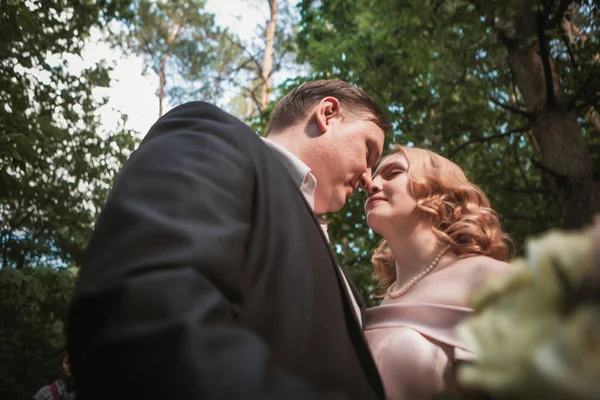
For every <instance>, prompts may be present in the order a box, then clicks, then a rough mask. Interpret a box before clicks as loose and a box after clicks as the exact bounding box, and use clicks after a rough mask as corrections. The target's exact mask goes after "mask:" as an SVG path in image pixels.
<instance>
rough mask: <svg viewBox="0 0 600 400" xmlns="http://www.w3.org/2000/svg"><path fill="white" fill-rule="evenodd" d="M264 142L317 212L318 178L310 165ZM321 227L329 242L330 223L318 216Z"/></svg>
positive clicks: (286, 151)
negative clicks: (328, 227)
mask: <svg viewBox="0 0 600 400" xmlns="http://www.w3.org/2000/svg"><path fill="white" fill-rule="evenodd" d="M261 139H262V140H263V142H264V143H265V144H266V145H267V146H268V147H269V148H270V149H271V150H272V151H273V153H275V156H276V157H277V158H278V159H279V161H281V163H282V164H283V165H285V168H286V169H287V170H288V172H289V173H290V175H292V178H293V179H294V182H296V186H298V188H300V191H301V192H302V194H303V195H304V198H305V199H306V201H307V202H308V204H309V205H310V208H311V210H313V212H314V211H315V191H316V190H317V178H315V176H314V175H313V174H312V172H311V170H310V168H309V167H308V165H306V164H304V162H302V160H300V159H299V158H298V157H296V156H295V155H294V154H292V153H291V152H290V151H288V150H287V149H286V148H285V147H283V146H281V145H280V144H277V143H275V142H273V141H271V140H269V139H266V138H261ZM316 217H317V220H318V221H319V225H321V229H322V230H323V233H324V234H325V237H326V238H327V240H329V234H328V232H327V224H328V223H329V221H327V220H326V219H324V218H322V217H321V216H319V215H316Z"/></svg>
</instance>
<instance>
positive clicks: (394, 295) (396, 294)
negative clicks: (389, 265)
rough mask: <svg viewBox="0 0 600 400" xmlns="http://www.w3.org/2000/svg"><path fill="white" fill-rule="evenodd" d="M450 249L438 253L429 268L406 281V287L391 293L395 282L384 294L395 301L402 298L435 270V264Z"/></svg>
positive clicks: (448, 247)
mask: <svg viewBox="0 0 600 400" xmlns="http://www.w3.org/2000/svg"><path fill="white" fill-rule="evenodd" d="M450 247H451V246H446V247H445V248H443V249H442V251H440V253H439V254H438V255H437V256H436V257H435V259H434V260H433V261H432V262H431V264H429V267H427V268H425V269H424V270H423V271H422V272H421V273H420V274H419V275H417V276H415V277H414V278H412V279H411V280H410V281H408V283H407V284H406V285H404V286H402V287H401V288H400V289H398V290H396V291H394V292H392V291H391V289H392V287H393V286H394V284H395V283H396V282H394V284H392V285H390V287H389V288H388V290H387V292H386V294H387V295H388V296H390V297H391V298H392V299H396V298H398V297H400V296H402V295H403V294H405V293H406V292H408V291H409V290H410V289H412V288H413V286H415V285H416V284H417V282H419V281H420V280H421V279H423V278H424V277H425V276H427V274H428V273H430V272H431V271H433V269H434V268H435V266H436V265H437V263H438V262H439V261H440V259H441V258H442V256H443V255H444V254H446V252H447V251H448V250H450Z"/></svg>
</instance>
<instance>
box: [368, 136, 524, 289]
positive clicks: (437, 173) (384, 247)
mask: <svg viewBox="0 0 600 400" xmlns="http://www.w3.org/2000/svg"><path fill="white" fill-rule="evenodd" d="M394 154H402V155H404V156H405V157H406V160H407V161H408V169H407V171H406V173H407V174H408V193H409V194H410V195H411V196H412V197H413V198H414V199H415V200H417V208H418V209H419V210H420V211H421V212H422V213H423V216H424V218H428V219H429V221H430V222H431V229H432V232H433V233H434V235H435V236H436V238H437V240H438V241H439V242H440V244H442V245H450V246H451V250H452V251H453V252H454V253H455V254H456V255H458V257H459V258H465V257H469V256H475V255H482V256H487V257H491V258H494V259H496V260H500V261H506V260H507V259H508V257H509V255H510V253H512V248H513V244H512V241H511V240H510V238H509V236H508V235H507V234H506V233H504V232H503V231H502V227H501V225H500V220H499V219H498V215H497V214H496V213H495V212H494V210H492V209H491V207H490V202H489V200H488V198H487V196H486V195H485V194H484V193H483V192H482V191H481V189H479V188H478V187H477V186H476V185H474V184H473V183H471V182H470V181H469V180H468V179H467V177H466V176H465V174H464V172H463V170H462V169H461V168H460V167H459V166H458V165H456V164H454V163H453V162H452V161H450V160H448V159H446V158H444V157H442V156H440V155H438V154H436V153H434V152H432V151H429V150H425V149H418V148H413V147H404V146H396V147H395V149H394V151H393V152H392V153H391V154H389V155H394ZM389 155H388V157H389ZM509 245H510V248H509ZM371 261H372V262H373V267H374V272H375V277H376V278H377V280H378V281H379V288H380V289H381V290H382V291H383V292H385V290H387V289H388V288H389V286H390V285H391V284H393V283H394V281H395V280H396V261H395V259H394V256H393V254H392V251H391V250H390V248H389V246H388V244H387V242H386V241H385V239H384V240H382V241H381V243H380V244H379V246H378V247H377V248H376V249H375V251H374V253H373V257H372V258H371Z"/></svg>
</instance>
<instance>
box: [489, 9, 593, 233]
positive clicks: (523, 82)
mask: <svg viewBox="0 0 600 400" xmlns="http://www.w3.org/2000/svg"><path fill="white" fill-rule="evenodd" d="M515 11H516V12H514V13H513V15H512V20H510V21H503V24H502V26H503V27H504V29H502V30H501V31H500V32H499V34H500V38H501V39H502V40H503V42H504V44H505V46H506V49H507V51H508V58H507V61H508V65H509V67H510V69H511V70H512V72H513V74H514V76H515V80H516V84H517V87H518V88H519V91H520V92H521V94H522V96H523V100H524V102H525V106H526V107H527V111H528V112H529V113H530V122H531V130H532V132H533V136H534V138H535V140H536V142H537V144H538V146H539V152H540V164H541V165H538V167H539V168H541V169H542V171H543V175H544V181H545V184H546V185H547V186H548V187H549V189H550V192H551V193H552V196H553V198H554V200H555V201H556V203H557V204H558V206H559V208H560V210H561V214H562V222H563V225H564V227H566V228H577V227H581V226H583V225H585V224H588V223H590V222H591V221H592V219H593V215H594V214H595V213H597V212H598V211H600V192H599V190H598V184H597V183H596V182H595V181H594V177H593V168H592V163H591V159H590V154H589V152H588V149H587V146H586V143H585V140H584V137H583V135H582V132H581V129H580V127H579V125H578V123H577V115H576V112H575V110H574V109H573V108H572V107H570V106H569V104H568V103H569V100H568V99H567V98H566V96H565V92H564V88H563V86H562V83H561V81H560V77H559V76H558V74H557V72H556V69H555V67H554V61H553V59H552V57H551V56H549V55H548V51H547V39H546V37H545V34H544V28H543V27H542V26H540V25H541V21H542V20H541V18H540V15H541V14H539V13H537V14H536V12H535V11H534V9H533V8H532V5H531V3H530V2H529V1H527V0H525V1H523V7H522V8H521V9H519V10H515ZM538 28H539V29H538ZM536 37H537V38H538V40H534V41H533V42H532V41H531V38H536Z"/></svg>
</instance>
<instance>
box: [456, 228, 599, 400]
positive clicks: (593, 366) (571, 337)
mask: <svg viewBox="0 0 600 400" xmlns="http://www.w3.org/2000/svg"><path fill="white" fill-rule="evenodd" d="M598 227H600V225H598ZM599 243H600V236H597V237H595V236H594V234H593V233H592V232H589V231H585V232H574V233H564V232H558V231H555V232H550V233H548V234H546V235H545V236H543V237H542V238H539V239H536V240H530V241H529V242H528V245H527V252H526V258H524V259H519V260H517V261H515V263H514V265H513V269H512V272H511V274H509V275H507V276H506V277H504V278H503V279H500V280H498V281H494V282H491V283H489V284H488V285H487V286H486V287H484V288H482V289H481V290H480V291H478V292H476V293H475V294H474V296H473V298H472V301H471V303H472V306H473V308H474V309H476V310H477V313H476V315H475V316H474V317H472V318H470V319H469V320H467V321H466V322H464V323H463V324H462V326H460V327H459V334H460V335H461V336H462V338H463V340H464V341H465V344H466V345H467V347H468V348H470V349H473V351H474V352H475V353H477V354H478V359H477V361H476V362H475V363H473V364H465V365H464V366H462V367H461V368H460V369H459V373H458V379H459V381H460V383H461V384H462V385H463V386H465V387H466V388H467V389H476V390H484V391H485V392H486V393H489V394H490V395H491V396H492V398H494V399H514V398H519V399H529V398H543V399H550V400H552V399H581V400H584V399H597V398H598V397H599V396H600V384H599V382H598V374H600V363H599V362H598V361H599V360H600V337H599V336H598V331H599V330H600V296H599V295H598V293H599V292H598V288H599V287H600V279H599V278H600V269H599V268H600V264H598V265H594V259H593V254H594V253H593V252H594V248H595V246H597V245H598V244H599ZM596 261H597V262H600V259H598V260H596Z"/></svg>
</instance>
